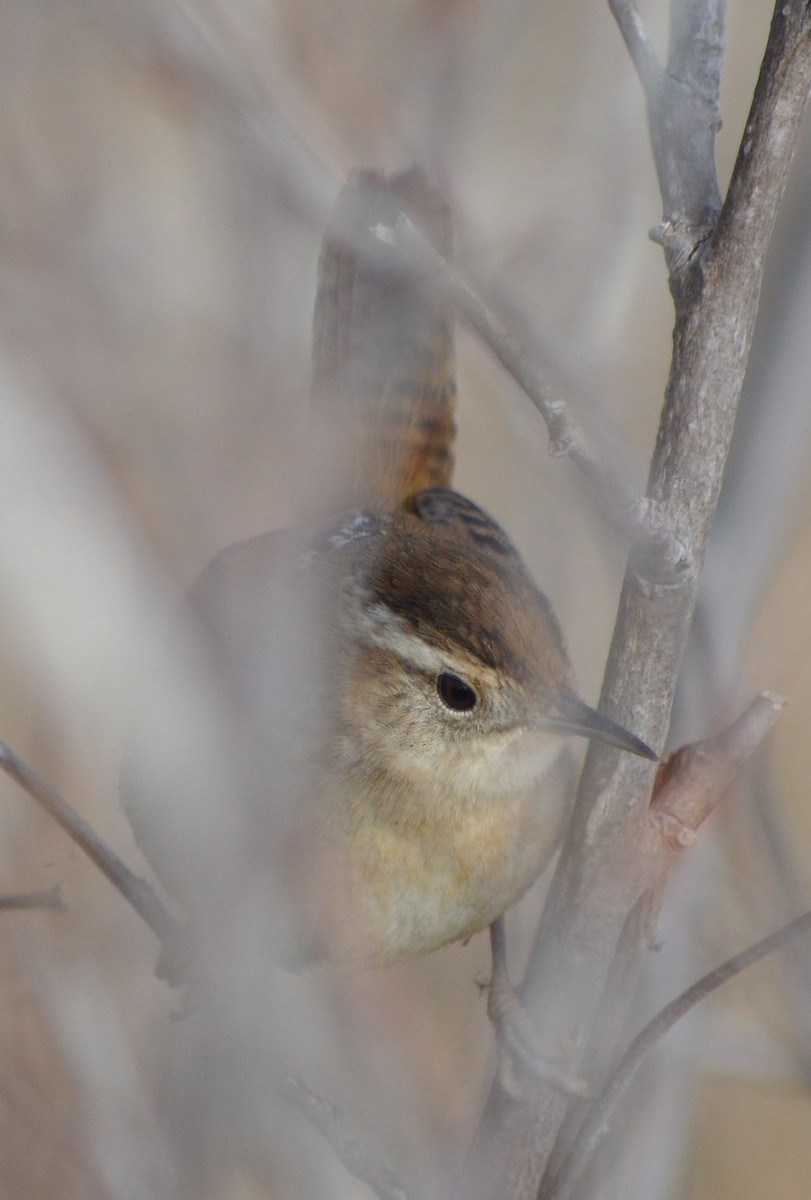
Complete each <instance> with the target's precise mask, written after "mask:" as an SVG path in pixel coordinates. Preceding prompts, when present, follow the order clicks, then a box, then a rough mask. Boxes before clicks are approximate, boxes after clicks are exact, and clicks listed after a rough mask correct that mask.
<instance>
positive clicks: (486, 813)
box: [134, 170, 655, 963]
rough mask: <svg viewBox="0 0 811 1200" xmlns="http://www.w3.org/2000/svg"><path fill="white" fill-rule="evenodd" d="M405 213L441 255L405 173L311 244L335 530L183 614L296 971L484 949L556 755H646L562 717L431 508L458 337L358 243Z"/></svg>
mask: <svg viewBox="0 0 811 1200" xmlns="http://www.w3.org/2000/svg"><path fill="white" fill-rule="evenodd" d="M403 215H405V216H406V217H407V218H408V219H409V220H411V221H412V222H413V223H414V224H415V225H416V226H417V227H418V228H419V229H420V231H421V232H422V233H423V234H424V235H425V236H427V237H428V238H429V239H430V240H431V241H432V242H433V244H434V245H435V246H436V247H437V248H438V249H439V250H440V251H442V252H443V253H444V254H446V255H449V254H450V253H451V244H450V243H451V231H450V220H449V215H448V210H447V207H446V205H445V203H444V201H443V200H442V198H441V197H440V196H439V195H438V194H437V193H436V191H435V190H434V189H433V188H432V187H430V186H429V184H428V183H427V181H426V180H425V177H424V176H423V175H422V174H421V173H420V172H418V171H416V170H412V171H409V172H406V173H404V174H401V175H396V176H394V177H392V178H390V179H387V178H385V177H383V176H380V175H378V174H374V173H369V172H360V173H357V174H356V175H354V176H353V178H352V179H351V181H350V183H349V184H348V185H347V187H346V188H345V189H344V191H343V193H342V195H341V197H340V199H339V202H338V205H337V208H336V212H335V216H334V219H333V222H332V224H331V226H330V228H329V229H328V231H327V234H326V236H325V241H324V247H323V251H322V255H321V261H320V266H319V291H318V299H317V304H316V312H315V321H314V330H315V334H314V343H315V345H314V383H313V396H314V403H313V407H314V418H315V420H316V422H317V423H319V427H320V432H319V435H318V437H317V445H318V446H319V448H320V450H321V452H322V453H326V454H327V455H328V461H329V462H330V463H331V464H332V462H333V461H334V459H336V458H339V459H340V463H339V469H338V472H337V477H338V484H337V485H336V483H335V474H333V475H332V476H331V479H330V482H329V483H328V484H327V485H326V486H324V487H318V486H316V484H315V481H314V480H313V489H312V490H313V491H316V492H318V501H317V504H316V505H315V507H316V508H323V506H324V505H330V506H333V507H334V506H335V505H336V499H335V497H336V496H337V497H338V500H337V515H332V516H330V517H329V518H328V519H327V520H326V521H324V520H323V519H318V520H316V521H315V522H313V521H312V520H308V521H306V522H304V523H303V525H302V527H301V528H299V529H297V530H295V531H293V532H290V533H284V532H282V533H271V534H266V535H263V536H260V537H257V538H254V539H252V540H250V541H247V542H245V543H242V544H240V545H237V546H233V547H231V548H230V549H228V550H226V551H224V552H223V553H222V554H220V555H219V556H218V557H217V558H216V559H215V560H214V562H213V563H212V564H211V565H210V566H209V567H208V568H207V570H206V571H205V572H204V574H203V575H202V577H201V578H200V580H199V581H198V583H197V584H196V586H195V588H194V589H193V592H192V597H191V599H192V604H193V606H194V609H195V610H196V612H197V613H198V615H199V616H200V618H201V620H202V622H203V625H204V627H205V628H206V629H207V630H208V632H209V634H210V636H211V639H212V644H213V645H214V647H215V654H216V657H217V663H218V664H220V666H221V678H222V679H223V680H224V681H225V686H226V687H227V688H228V689H229V694H231V695H232V696H233V704H234V710H235V711H238V712H239V713H240V714H241V717H240V721H239V725H240V728H241V729H242V731H243V734H244V745H245V754H244V761H245V763H247V764H250V765H249V766H248V767H247V768H246V771H245V776H244V778H243V780H242V781H241V786H242V788H243V791H244V792H245V793H246V794H248V795H249V801H248V803H247V805H246V811H247V812H248V813H249V814H253V815H252V816H251V817H250V818H249V819H251V820H254V819H255V818H256V815H257V814H260V815H261V814H262V813H263V812H266V811H267V810H268V809H269V808H270V807H271V805H272V802H273V801H274V800H278V798H279V797H280V796H282V797H284V803H283V809H284V813H285V815H286V817H287V818H289V820H288V823H287V826H286V827H285V828H286V832H284V833H282V834H280V833H279V826H278V825H274V824H273V823H272V822H271V823H270V824H269V827H268V829H267V830H266V831H265V832H264V833H261V834H258V835H257V837H256V838H255V839H252V842H253V850H254V851H255V853H256V855H257V857H258V858H260V859H261V857H262V855H265V854H267V856H268V859H269V860H273V859H275V861H276V863H277V869H278V872H279V874H280V875H281V876H282V877H283V878H285V880H286V884H287V886H288V887H289V890H290V893H291V894H292V895H293V898H294V900H293V905H292V908H293V912H294V914H295V922H294V924H295V935H294V939H295V940H296V941H297V945H296V947H295V949H294V950H293V952H292V957H293V958H295V959H297V960H306V959H307V958H309V957H314V956H317V955H319V954H328V955H331V956H334V957H335V958H337V959H341V960H349V961H361V962H375V963H387V962H392V961H394V960H396V959H400V958H403V957H406V956H411V955H418V954H424V953H426V952H428V951H430V950H434V949H436V948H437V947H439V946H442V945H445V944H446V943H449V942H453V941H456V940H458V939H464V938H468V937H469V936H470V935H471V934H473V933H476V932H477V931H478V930H481V929H484V928H486V927H487V926H488V925H490V924H491V923H492V922H493V921H495V920H496V919H497V918H498V917H499V916H500V915H501V914H503V913H504V912H505V910H506V909H508V908H509V907H510V906H511V905H512V904H514V903H515V902H516V901H517V900H518V899H520V897H521V896H522V895H523V894H524V892H526V890H527V888H529V886H530V885H531V884H532V883H533V881H534V880H535V879H536V878H537V877H538V875H539V874H540V872H541V871H542V870H543V869H544V867H545V866H546V864H547V863H548V862H549V859H550V858H551V856H552V855H553V853H554V851H555V849H556V847H557V845H558V843H559V839H560V836H561V832H562V826H563V822H564V820H565V818H566V816H567V813H568V811H569V806H570V801H571V797H572V794H573V783H574V780H573V759H572V757H571V753H570V749H569V745H568V743H569V739H570V737H571V736H572V735H580V736H583V737H588V738H598V739H600V740H602V741H605V742H608V743H610V744H612V745H615V746H617V747H619V748H620V749H622V750H626V751H630V752H631V753H634V754H641V755H644V756H646V757H650V758H652V757H655V756H654V755H653V753H652V751H650V750H649V749H648V747H647V746H646V745H645V744H644V743H643V742H641V741H640V740H639V739H638V738H636V737H635V736H634V735H633V734H631V733H629V732H628V731H626V730H625V729H623V728H621V727H620V726H618V725H617V724H615V723H614V722H613V721H611V720H609V719H608V718H607V717H604V716H602V715H601V714H600V713H598V712H596V711H595V710H593V709H591V708H589V707H588V706H587V705H586V704H584V703H583V701H581V700H580V699H578V697H577V696H576V694H575V689H574V682H573V679H572V672H571V668H570V664H569V660H568V658H567V655H566V651H565V648H564V644H563V639H562V636H561V632H560V628H559V626H558V623H557V621H556V619H555V616H554V614H553V612H552V609H551V607H550V605H549V603H548V601H547V600H546V598H545V597H544V595H543V594H542V593H541V592H540V591H539V589H538V588H537V587H536V586H535V584H534V583H533V581H532V579H531V578H530V576H529V574H528V572H527V570H526V568H525V567H524V564H523V562H522V561H521V558H520V556H519V554H518V552H517V551H516V549H515V548H514V546H513V545H512V544H511V542H510V541H509V539H508V538H507V536H506V535H505V533H504V532H503V530H502V529H501V528H500V527H499V526H498V525H497V524H496V522H495V521H493V520H492V519H491V518H490V517H489V516H488V515H487V514H486V513H485V512H483V511H482V510H481V509H480V508H478V507H477V506H476V505H475V504H473V503H472V502H471V501H469V500H467V499H465V498H464V497H462V496H460V495H459V494H457V493H456V492H454V491H452V490H450V488H449V486H448V485H449V484H450V479H451V470H452V446H453V438H454V431H455V427H454V404H455V382H454V348H453V329H452V319H451V314H450V312H448V311H446V309H445V308H444V307H443V305H442V304H441V303H440V302H439V301H438V299H437V297H436V296H435V295H431V294H428V293H427V292H426V291H425V290H424V289H423V287H421V286H420V284H419V283H418V281H417V280H416V278H414V277H413V276H411V275H409V273H408V272H407V271H406V270H405V269H404V268H403V267H401V266H398V265H397V264H396V263H395V262H394V261H393V258H392V257H391V256H390V255H389V256H387V255H386V253H385V248H381V245H380V243H379V240H378V239H377V238H376V234H379V233H380V231H381V230H386V229H391V228H392V227H393V226H394V225H395V224H396V222H397V221H398V220H399V219H402V217H403ZM277 808H278V805H277ZM134 823H135V826H136V830H137V829H138V827H139V822H138V819H137V812H136V814H135V822H134ZM260 826H261V822H259V824H258V825H257V829H259V828H260ZM147 850H148V846H147ZM285 936H286V937H287V938H288V940H289V938H290V936H291V935H290V934H289V933H288V934H286V935H285Z"/></svg>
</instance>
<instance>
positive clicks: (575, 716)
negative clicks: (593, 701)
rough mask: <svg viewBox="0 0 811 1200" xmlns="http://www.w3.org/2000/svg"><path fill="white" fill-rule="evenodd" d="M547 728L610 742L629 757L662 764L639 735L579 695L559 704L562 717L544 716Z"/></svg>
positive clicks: (564, 696) (563, 697) (562, 699)
mask: <svg viewBox="0 0 811 1200" xmlns="http://www.w3.org/2000/svg"><path fill="white" fill-rule="evenodd" d="M541 723H542V725H543V727H544V729H555V730H557V731H558V732H560V733H571V734H576V735H579V736H580V737H587V738H594V740H595V741H598V742H607V743H608V745H609V746H618V747H619V749H620V750H627V751H628V752H629V754H638V755H640V756H641V757H642V758H649V759H651V760H652V761H653V762H658V761H659V756H658V755H657V754H655V753H654V752H653V750H651V748H650V746H648V745H646V744H645V742H643V741H642V739H641V738H638V737H637V736H636V734H635V733H629V731H628V730H627V729H625V728H623V726H622V725H618V724H617V722H616V721H612V720H611V718H610V717H606V716H604V715H603V714H602V713H601V712H597V709H596V708H589V706H588V704H584V703H583V701H582V700H579V699H578V698H577V696H568V695H563V696H561V697H560V700H559V702H558V716H556V717H551V718H549V717H547V716H544V718H543V721H542V722H541Z"/></svg>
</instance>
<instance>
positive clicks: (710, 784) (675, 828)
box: [651, 692, 788, 849]
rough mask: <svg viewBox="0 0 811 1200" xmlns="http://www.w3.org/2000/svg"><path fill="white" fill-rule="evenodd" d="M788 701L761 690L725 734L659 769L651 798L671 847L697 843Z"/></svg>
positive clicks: (677, 755)
mask: <svg viewBox="0 0 811 1200" xmlns="http://www.w3.org/2000/svg"><path fill="white" fill-rule="evenodd" d="M787 703H788V701H787V700H786V699H785V698H784V697H783V696H775V695H773V694H772V693H771V692H761V693H760V695H759V696H756V697H755V699H754V700H753V701H752V703H751V704H750V705H749V707H748V708H747V709H746V711H745V712H743V713H742V714H741V715H740V717H738V719H737V720H736V721H735V722H733V724H732V725H730V727H729V728H728V729H725V730H724V732H723V733H719V734H718V735H717V736H716V737H713V738H707V739H706V740H704V741H702V742H694V743H692V744H691V745H689V746H682V747H681V748H680V749H679V750H676V751H675V752H674V753H673V754H671V755H670V757H669V758H668V759H667V761H666V762H665V763H663V764H662V766H661V767H660V768H659V771H658V774H657V776H656V783H655V784H654V790H653V799H652V801H651V817H652V820H653V823H654V825H656V826H657V827H658V829H659V831H660V833H661V835H662V836H663V838H664V840H665V842H667V843H669V845H670V846H671V847H672V848H675V849H682V848H683V847H684V846H689V845H692V843H693V842H694V841H695V831H696V830H697V829H698V827H699V826H700V825H701V824H702V823H703V822H704V821H705V820H706V819H707V817H708V816H709V815H710V813H711V812H712V810H713V809H714V808H715V806H716V804H717V803H718V801H719V800H720V799H721V797H722V796H723V794H724V792H725V791H726V790H727V788H728V787H729V786H730V784H731V783H732V781H733V780H734V779H735V776H736V775H737V774H738V772H739V770H740V768H741V765H742V764H743V763H744V762H746V760H747V759H748V758H750V757H751V756H752V754H754V752H755V750H756V749H757V747H758V746H759V745H760V743H761V742H762V741H763V739H764V737H765V736H766V734H767V733H768V732H769V731H770V729H771V728H772V726H773V725H774V723H775V721H776V720H777V718H778V717H779V716H780V713H781V712H782V711H783V709H784V708H785V706H786V704H787Z"/></svg>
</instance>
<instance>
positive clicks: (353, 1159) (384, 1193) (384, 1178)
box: [284, 1073, 408, 1200]
mask: <svg viewBox="0 0 811 1200" xmlns="http://www.w3.org/2000/svg"><path fill="white" fill-rule="evenodd" d="M284 1094H285V1096H286V1098H287V1099H288V1100H289V1101H290V1103H291V1104H294V1105H295V1107H296V1108H297V1109H298V1110H299V1112H301V1113H303V1114H304V1116H305V1117H306V1118H307V1119H308V1121H309V1122H310V1123H311V1124H312V1125H314V1126H315V1128H316V1129H317V1130H318V1131H319V1132H320V1133H321V1134H322V1136H323V1137H324V1139H325V1140H326V1141H327V1142H329V1144H330V1146H331V1147H332V1149H333V1150H334V1151H335V1154H336V1155H337V1156H338V1158H339V1159H340V1160H341V1162H342V1163H343V1165H344V1166H345V1167H346V1169H347V1170H348V1171H349V1172H350V1173H351V1174H352V1175H354V1176H355V1178H356V1179H359V1180H360V1181H361V1182H362V1183H365V1184H366V1185H367V1187H370V1188H371V1190H372V1191H373V1192H374V1194H375V1195H376V1196H377V1197H378V1200H408V1193H407V1192H406V1191H405V1189H404V1188H403V1187H402V1185H401V1184H400V1182H399V1180H398V1179H397V1177H396V1176H395V1175H394V1173H393V1172H392V1170H391V1169H390V1167H389V1166H388V1164H387V1163H386V1162H384V1160H383V1158H382V1157H381V1155H380V1154H379V1153H378V1152H377V1150H376V1149H375V1147H374V1146H372V1145H370V1143H369V1142H367V1141H365V1140H364V1139H363V1138H362V1137H361V1136H359V1135H358V1134H356V1133H355V1132H354V1131H352V1130H350V1129H349V1128H348V1127H347V1125H346V1121H345V1118H344V1115H343V1113H342V1112H341V1109H340V1108H339V1107H338V1106H337V1105H336V1104H333V1103H332V1101H331V1100H325V1099H324V1097H323V1096H319V1095H318V1094H317V1093H316V1092H314V1091H313V1090H312V1088H310V1087H308V1085H307V1084H306V1083H304V1082H303V1080H301V1079H299V1078H298V1076H297V1075H293V1074H291V1073H288V1075H287V1079H286V1081H285V1085H284Z"/></svg>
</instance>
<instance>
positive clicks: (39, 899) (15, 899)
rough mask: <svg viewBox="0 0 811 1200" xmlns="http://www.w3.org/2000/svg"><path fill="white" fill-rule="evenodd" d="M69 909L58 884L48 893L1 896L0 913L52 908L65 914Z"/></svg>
mask: <svg viewBox="0 0 811 1200" xmlns="http://www.w3.org/2000/svg"><path fill="white" fill-rule="evenodd" d="M67 907H68V906H67V904H66V903H65V897H64V896H63V895H62V891H61V888H60V887H59V884H58V883H57V884H55V885H54V887H52V888H50V889H49V890H48V891H47V892H19V893H17V894H16V895H10V896H0V911H3V912H8V911H10V910H12V909H18V910H19V909H29V908H52V909H55V910H56V911H57V912H65V911H66V910H67Z"/></svg>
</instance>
